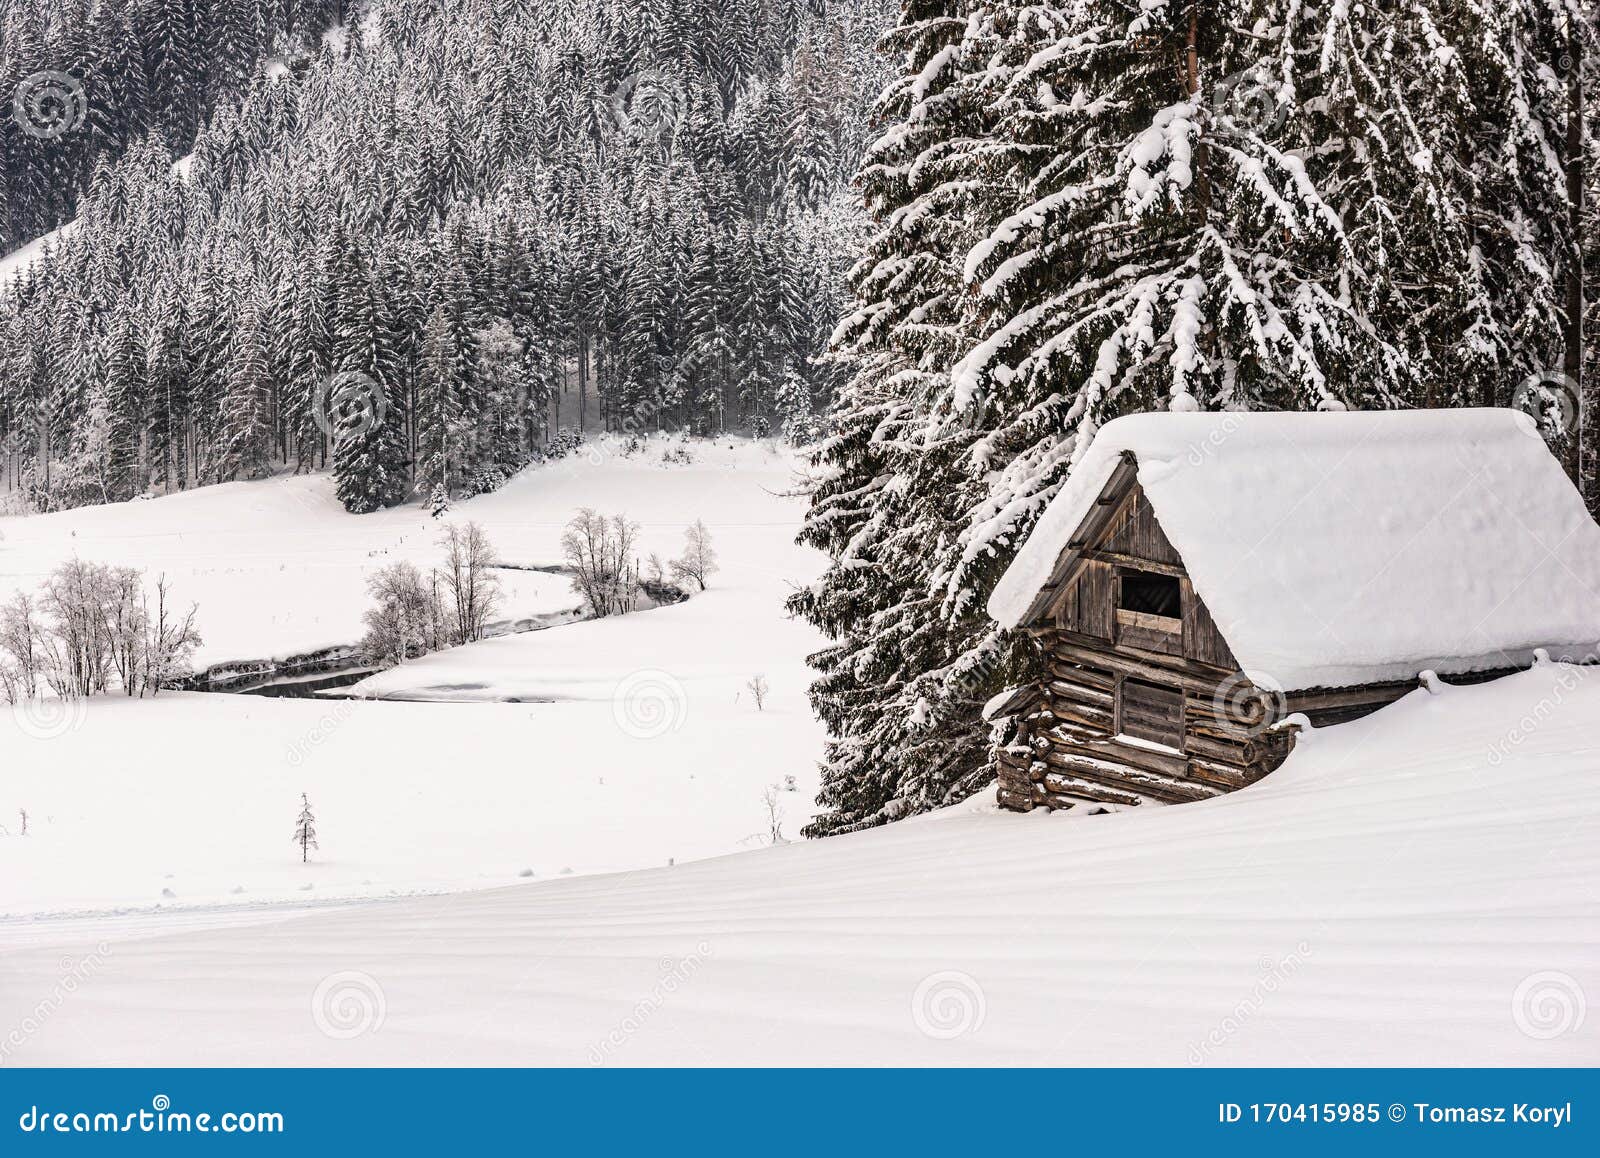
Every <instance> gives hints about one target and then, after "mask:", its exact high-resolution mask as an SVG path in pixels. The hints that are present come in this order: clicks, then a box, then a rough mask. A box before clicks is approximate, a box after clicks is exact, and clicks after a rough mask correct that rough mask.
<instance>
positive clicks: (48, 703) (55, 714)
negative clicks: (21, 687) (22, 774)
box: [11, 696, 89, 740]
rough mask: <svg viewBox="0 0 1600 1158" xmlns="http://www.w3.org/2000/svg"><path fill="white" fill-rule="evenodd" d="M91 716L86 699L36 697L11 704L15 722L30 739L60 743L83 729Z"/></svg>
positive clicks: (12, 718)
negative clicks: (85, 721) (84, 723)
mask: <svg viewBox="0 0 1600 1158" xmlns="http://www.w3.org/2000/svg"><path fill="white" fill-rule="evenodd" d="M88 715H89V703H88V700H87V699H85V698H84V697H83V696H34V697H32V698H30V699H23V700H18V701H17V702H16V703H14V704H12V705H11V722H12V723H14V724H15V725H16V726H17V731H19V732H21V733H22V734H23V735H24V736H27V737H28V738H29V739H30V740H59V739H60V738H61V737H62V736H65V735H67V734H69V733H71V732H76V731H77V730H78V729H79V728H81V727H83V721H84V720H85V719H87V718H88Z"/></svg>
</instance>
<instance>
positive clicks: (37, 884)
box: [0, 440, 821, 929]
mask: <svg viewBox="0 0 1600 1158" xmlns="http://www.w3.org/2000/svg"><path fill="white" fill-rule="evenodd" d="M672 445H675V444H666V443H653V444H651V445H650V446H649V447H648V448H647V449H645V450H644V451H641V452H638V453H635V454H632V455H629V454H627V453H625V450H624V446H623V444H622V443H620V442H617V441H613V440H600V441H598V442H597V443H595V444H593V445H592V446H591V447H589V448H587V449H585V450H584V451H581V452H580V453H579V454H577V455H575V456H573V457H571V458H568V459H563V460H558V461H556V462H553V463H550V464H546V465H544V466H542V467H537V468H534V469H531V470H529V471H528V472H526V473H525V474H524V475H522V476H521V477H519V478H518V479H516V480H514V481H513V482H512V483H510V484H509V485H508V486H506V487H505V488H503V489H502V490H500V491H498V492H496V493H494V494H492V495H488V496H485V497H482V498H479V499H475V500H471V501H468V502H461V503H458V504H456V506H455V508H454V510H452V511H451V512H450V514H449V515H447V516H446V517H445V518H446V520H454V521H464V520H467V519H471V520H475V521H477V522H478V523H480V524H481V525H482V526H483V527H484V528H485V529H486V530H487V532H488V534H489V537H490V539H491V541H492V542H493V543H494V545H495V547H496V549H497V551H498V553H499V556H500V559H501V560H502V561H504V562H507V563H516V564H519V565H523V566H528V565H547V564H554V563H558V562H560V558H561V554H560V547H559V538H560V534H561V531H562V528H563V527H564V525H565V524H566V522H567V520H568V519H570V518H571V516H572V514H573V513H574V511H575V510H576V509H577V508H578V507H580V506H593V507H595V508H596V509H598V510H600V511H601V512H604V513H608V514H609V513H617V512H626V513H627V514H628V515H629V516H630V517H631V518H633V519H635V520H637V521H638V522H639V523H640V524H642V530H641V546H642V548H643V550H644V551H645V552H646V553H648V552H652V551H654V552H659V553H660V554H661V555H662V556H663V557H667V558H670V557H672V556H673V555H676V554H677V553H678V552H679V551H680V550H681V548H682V544H683V535H684V530H685V528H686V527H687V526H688V524H690V523H691V522H693V521H694V520H695V519H697V518H701V519H704V520H705V522H706V523H707V525H708V526H709V527H710V529H711V533H712V536H713V542H714V545H715V548H716V550H717V551H718V554H719V557H720V565H721V570H720V571H718V572H717V573H716V574H715V575H714V576H713V577H712V582H711V586H710V589H709V590H708V591H706V592H704V593H699V594H697V595H695V596H694V597H693V598H691V599H690V600H688V601H687V602H685V603H682V604H678V605H676V606H671V607H664V608H657V609H653V610H649V611H641V612H638V613H636V614H634V615H630V616H625V617H621V618H616V619H610V620H598V621H592V622H580V623H574V624H568V625H565V626H560V627H555V628H551V629H548V630H544V631H538V632H532V633H529V634H525V635H519V636H512V637H507V638H501V639H495V640H490V641H487V642H484V643H480V644H476V645H472V646H469V647H467V648H462V649H458V650H456V651H453V652H449V653H443V654H437V655H434V656H431V657H428V658H426V659H424V660H420V661H415V663H414V664H407V665H405V666H404V667H402V668H401V669H398V670H396V671H392V672H390V673H388V674H387V675H386V676H385V677H383V678H384V681H386V684H387V685H388V686H390V687H398V686H399V685H401V684H404V683H406V682H408V681H409V682H418V683H423V684H427V685H428V691H427V693H426V694H427V697H428V698H437V699H441V700H470V699H475V698H476V699H489V700H509V699H522V700H538V701H554V702H523V703H510V702H486V703H389V702H366V701H354V700H347V699H336V700H328V701H326V702H324V701H318V700H309V699H268V698H263V697H257V696H243V695H227V694H205V693H187V694H171V693H164V694H162V695H161V696H159V697H158V698H156V699H155V700H143V701H129V700H126V699H122V698H119V697H116V696H109V697H101V698H97V699H94V700H92V701H90V702H89V703H88V704H87V705H85V706H83V707H82V708H81V710H66V711H57V710H56V709H57V708H58V707H59V705H58V704H52V703H51V702H48V701H47V702H46V703H45V704H44V705H43V706H41V705H38V704H35V705H32V706H28V707H19V708H17V709H16V710H14V711H13V710H11V709H4V710H0V768H3V773H0V831H3V833H4V835H0V914H5V915H10V916H11V917H13V918H15V917H17V916H19V915H30V914H31V915H37V914H40V913H59V912H63V911H84V910H122V909H141V908H150V907H156V906H160V907H162V908H165V909H171V908H187V907H192V906H197V905H203V906H217V905H225V906H258V905H261V904H263V903H266V902H281V901H286V900H288V901H296V902H305V901H316V900H320V899H324V898H331V897H350V896H357V895H361V896H387V895H391V894H394V893H405V892H415V891H436V890H451V889H463V888H481V887H486V886H492V885H499V884H505V883H508V882H512V881H517V880H521V879H526V878H527V876H528V875H529V874H532V876H533V877H534V878H535V879H538V878H544V877H550V876H556V875H561V874H563V873H566V872H572V873H592V872H603V871H612V870H617V869H624V868H637V867H642V866H648V865H665V864H667V863H668V862H669V861H671V860H678V861H683V860H687V859H690V858H694V857H704V856H710V855H715V854H719V853H725V852H731V851H735V850H737V849H740V848H744V847H750V846H751V845H752V844H753V843H754V841H755V838H756V837H757V835H758V834H765V833H766V832H767V831H768V827H769V824H768V809H767V807H766V805H765V804H764V802H763V800H762V795H763V792H764V791H765V790H766V788H767V787H768V786H769V785H771V784H774V783H776V784H779V785H780V786H781V785H785V784H787V777H790V776H792V777H794V787H793V789H792V790H790V789H787V788H783V789H782V790H781V800H780V803H781V806H782V808H783V812H784V816H783V825H784V828H785V831H786V832H789V833H792V832H795V831H796V830H798V828H799V827H800V825H801V824H803V823H804V822H805V820H806V819H808V818H809V816H810V815H811V812H812V808H813V805H812V800H813V797H814V796H815V793H816V788H817V781H816V771H815V762H816V758H817V756H818V754H819V753H820V750H821V732H820V728H819V726H818V725H817V724H816V722H815V721H814V720H813V719H812V716H811V713H810V711H809V708H808V706H807V703H806V700H805V694H804V690H805V685H806V682H807V675H806V669H805V666H804V657H805V655H806V653H807V652H808V651H810V650H811V649H813V648H814V647H816V646H818V644H819V641H820V637H819V636H817V635H816V634H815V632H813V631H812V630H811V629H809V628H808V627H806V626H805V625H803V624H800V623H797V622H791V621H790V620H788V619H787V618H785V616H784V614H783V611H782V606H781V605H782V600H783V597H784V596H785V595H786V594H787V593H788V591H789V590H790V585H791V584H797V583H802V582H805V581H807V580H808V579H809V578H810V577H811V576H812V575H813V574H815V572H816V570H817V568H818V566H819V558H818V557H817V556H815V555H814V554H813V553H811V552H810V551H808V550H805V549H802V548H798V547H796V546H795V545H794V543H793V535H794V527H795V525H796V522H797V520H798V517H799V503H798V501H797V500H795V499H793V498H790V497H786V495H785V492H787V491H789V490H790V489H792V487H793V484H794V469H795V464H794V460H793V458H792V456H791V455H789V454H788V453H786V452H783V451H779V450H775V449H773V448H772V447H771V446H770V445H769V444H764V443H752V442H748V441H744V440H738V441H727V442H723V443H697V444H695V446H694V448H693V451H692V454H693V456H694V461H693V462H691V463H687V464H685V463H664V462H663V454H664V452H665V450H666V449H670V448H671V446H672ZM440 522H441V521H440V520H434V519H430V518H429V517H428V516H427V515H426V514H425V513H423V512H422V510H421V509H420V508H419V507H416V506H408V507H402V508H397V509H394V510H390V511H386V512H382V513H379V514H374V515H369V516H361V517H355V516H351V515H348V514H345V513H344V512H343V511H342V510H341V509H340V508H339V506H338V504H337V502H336V501H335V500H334V498H333V495H332V490H331V481H330V480H329V479H328V478H327V477H326V476H309V477H307V476H302V477H297V478H280V479H275V480H271V481H267V482H260V483H235V484H229V485H226V486H218V487H209V488H205V489H202V490H198V491H193V492H189V493H187V494H181V495H176V496H172V497H168V498H160V499H153V500H149V501H142V502H134V503H125V504H119V505H114V506H108V507H95V508H87V509H82V510H75V511H70V512H66V513H62V514H58V515H50V516H43V517H35V518H28V519H20V518H12V519H4V520H0V533H3V534H4V535H5V540H4V542H0V571H3V574H4V579H3V580H0V585H10V586H32V585H33V584H35V583H37V581H38V579H39V578H41V577H42V576H43V575H44V574H46V573H47V572H48V571H49V569H50V568H51V567H53V566H54V565H55V564H56V563H57V562H59V561H60V560H61V559H63V558H66V557H69V556H70V555H72V554H74V553H75V554H78V555H79V556H81V557H82V558H84V559H88V560H93V561H97V562H107V563H117V564H127V565H133V566H137V567H141V568H144V569H145V570H146V571H147V573H149V574H151V575H154V574H156V573H162V572H164V573H166V574H167V575H168V576H169V577H170V578H171V579H172V580H173V582H174V585H175V588H176V592H177V595H178V597H179V598H180V599H181V600H189V599H193V600H194V601H196V602H197V603H198V604H199V609H200V610H199V619H198V622H199V627H200V630H201V633H202V635H203V636H204V638H205V647H204V648H203V650H202V655H201V657H200V659H201V662H203V663H218V662H224V661H231V660H249V659H256V658H261V657H267V656H283V655H288V654H292V653H295V652H299V651H304V650H306V649H308V648H314V647H323V646H327V645H330V644H339V643H352V642H354V641H355V640H357V639H359V637H360V635H361V613H362V611H363V610H364V609H365V608H366V606H367V605H368V597H367V594H366V590H365V580H366V577H367V576H368V575H370V574H371V573H372V572H373V571H374V570H376V569H377V568H378V567H380V566H382V565H384V564H385V563H389V562H392V561H394V560H396V559H399V558H405V559H410V560H412V561H414V562H416V563H418V564H419V565H427V564H431V563H433V562H435V561H437V559H438V557H439V551H438V548H437V547H436V545H435V541H436V540H437V538H438V536H439V533H440ZM498 574H499V575H501V576H502V578H503V581H504V583H505V593H504V599H503V604H504V606H503V608H502V612H501V613H500V615H498V616H497V618H511V617H518V616H525V615H529V614H534V613H538V612H545V611H552V610H562V609H569V608H572V607H574V606H575V605H576V604H577V603H578V602H579V601H578V599H577V597H576V596H575V595H574V594H573V593H572V591H571V589H570V586H569V584H568V581H567V579H566V578H565V577H563V576H560V575H551V574H543V573H539V572H532V571H522V570H504V571H500V572H498ZM413 666H415V668H416V670H415V672H413V671H412V670H411V669H412V668H413ZM757 674H760V675H763V676H764V677H765V679H766V682H767V683H768V685H769V686H770V688H771V693H770V697H769V699H768V702H767V703H766V705H765V708H764V710H759V711H758V710H757V708H756V706H755V705H754V703H753V702H752V701H751V699H750V696H749V693H748V691H747V690H746V689H745V684H746V682H747V681H748V680H749V679H750V678H752V677H753V676H755V675H757ZM301 792H306V793H308V794H309V796H310V798H311V801H312V803H313V805H314V807H315V809H316V813H317V817H318V821H319V828H320V836H321V844H322V848H321V850H320V852H319V853H317V854H315V855H314V856H313V858H312V863H311V864H310V865H308V866H302V865H300V864H299V863H298V858H297V856H296V855H295V850H294V849H293V848H292V847H291V846H290V841H289V838H290V834H291V831H292V828H293V821H294V815H295V812H296V811H297V806H298V803H299V797H300V793H301ZM23 810H26V811H27V813H28V834H27V836H26V837H22V836H21V835H20V828H21V812H22V811H23ZM9 928H11V929H14V928H15V925H14V924H13V925H11V926H9Z"/></svg>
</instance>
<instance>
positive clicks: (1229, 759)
mask: <svg viewBox="0 0 1600 1158" xmlns="http://www.w3.org/2000/svg"><path fill="white" fill-rule="evenodd" d="M1119 481H1120V484H1121V485H1120V487H1119V486H1117V485H1115V484H1117V483H1118V482H1119ZM1097 507H1098V508H1100V509H1099V510H1098V511H1097V512H1096V513H1095V515H1093V516H1091V520H1090V521H1091V522H1092V524H1093V526H1092V529H1090V530H1089V532H1088V533H1087V534H1085V538H1084V541H1083V542H1082V543H1081V544H1078V545H1077V546H1076V547H1075V555H1074V557H1073V558H1072V560H1071V561H1070V564H1069V569H1068V570H1066V571H1064V572H1063V573H1062V574H1061V575H1059V576H1057V577H1055V578H1054V580H1053V583H1054V584H1055V585H1056V587H1057V593H1056V594H1055V596H1054V598H1053V601H1052V602H1051V604H1050V605H1049V608H1048V611H1047V613H1046V614H1045V615H1044V616H1042V617H1041V619H1042V622H1040V623H1038V624H1036V625H1035V626H1034V627H1033V628H1032V629H1031V634H1032V635H1033V637H1034V639H1035V641H1036V643H1037V644H1038V645H1039V646H1040V648H1041V649H1042V652H1043V655H1042V662H1043V666H1044V669H1045V679H1044V681H1043V687H1042V688H1040V689H1039V691H1040V695H1039V696H1038V697H1037V698H1036V699H1035V700H1034V701H1032V702H1031V703H1030V705H1029V707H1028V709H1027V710H1026V711H1025V712H1022V713H1020V719H1019V720H1018V723H1017V726H1016V729H1015V733H1016V734H1015V736H1014V737H1013V739H1012V740H1011V742H1010V743H1008V744H1007V745H1005V746H1004V748H1002V750H1001V751H1000V753H999V761H998V763H999V769H1000V777H999V778H1000V802H1001V803H1002V804H1003V805H1005V806H1006V807H1008V808H1013V809H1017V810H1020V811H1028V810H1030V809H1032V808H1035V807H1039V806H1044V807H1048V808H1067V807H1073V806H1076V805H1079V804H1084V803H1101V804H1117V805H1137V804H1143V803H1146V802H1155V803H1179V802H1183V801H1190V800H1203V799H1206V798H1208V797H1211V796H1217V795H1220V794H1222V793H1224V792H1228V791H1231V790H1232V789H1235V788H1242V787H1244V786H1245V785H1246V784H1251V783H1254V782H1255V781H1256V780H1259V779H1260V778H1261V777H1262V776H1265V775H1266V774H1267V773H1268V772H1270V771H1271V770H1272V769H1273V768H1276V767H1277V766H1278V764H1280V763H1282V761H1283V759H1284V758H1285V757H1286V756H1287V755H1288V750H1289V747H1290V745H1291V744H1292V743H1293V740H1292V737H1291V736H1289V735H1287V734H1286V733H1282V732H1268V731H1266V730H1265V727H1266V725H1268V724H1271V723H1272V722H1274V720H1273V718H1272V715H1271V711H1272V709H1271V707H1270V706H1269V705H1265V704H1263V705H1262V706H1261V708H1260V711H1259V714H1258V715H1257V716H1251V715H1250V714H1249V709H1248V707H1246V708H1245V709H1244V711H1243V714H1242V715H1241V708H1240V697H1239V696H1238V695H1237V694H1236V693H1237V691H1238V688H1239V684H1240V677H1239V674H1238V665H1237V663H1236V662H1235V660H1234V658H1233V655H1232V652H1231V651H1230V650H1229V648H1228V645H1227V641H1226V640H1224V639H1223V637H1222V634H1221V632H1220V631H1218V630H1217V626H1216V624H1215V622H1214V621H1213V620H1212V618H1211V614H1210V612H1209V611H1208V610H1207V609H1206V607H1205V605H1204V603H1202V602H1201V601H1200V599H1199V597H1198V596H1197V595H1196V594H1195V592H1194V589H1193V587H1192V586H1191V584H1190V583H1189V578H1188V575H1187V573H1186V572H1185V571H1184V568H1183V560H1182V558H1181V556H1179V554H1178V552H1177V550H1176V549H1175V548H1174V547H1173V545H1172V543H1171V542H1170V540H1168V538H1167V536H1166V534H1165V533H1164V532H1163V531H1162V529H1161V526H1160V524H1159V523H1158V522H1157V520H1156V517H1155V512H1154V511H1153V510H1152V509H1151V507H1150V504H1149V502H1148V500H1146V499H1145V497H1144V494H1143V492H1142V491H1141V490H1140V488H1139V486H1138V484H1137V482H1135V481H1133V479H1132V477H1131V472H1130V474H1128V475H1125V476H1122V478H1121V479H1120V480H1113V485H1108V488H1107V493H1106V494H1105V495H1102V497H1101V499H1100V501H1099V503H1098V504H1097ZM1129 583H1132V584H1137V585H1139V587H1138V593H1139V594H1140V595H1141V596H1142V597H1143V598H1145V599H1146V600H1150V599H1154V602H1151V603H1147V605H1146V609H1145V610H1135V609H1131V607H1130V606H1122V604H1132V603H1133V602H1135V601H1134V600H1131V599H1126V598H1124V597H1123V596H1124V587H1125V585H1126V584H1129ZM1164 585H1170V586H1169V589H1168V590H1166V591H1163V586H1164ZM1245 699H1246V701H1247V704H1248V702H1249V697H1245ZM1229 716H1232V717H1234V718H1227V717H1229Z"/></svg>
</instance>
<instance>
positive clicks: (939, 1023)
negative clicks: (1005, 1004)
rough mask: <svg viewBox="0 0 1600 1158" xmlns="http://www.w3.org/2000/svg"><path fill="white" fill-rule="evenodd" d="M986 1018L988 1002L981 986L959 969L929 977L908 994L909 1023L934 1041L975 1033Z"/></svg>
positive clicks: (943, 971)
mask: <svg viewBox="0 0 1600 1158" xmlns="http://www.w3.org/2000/svg"><path fill="white" fill-rule="evenodd" d="M988 1015H989V1000H988V998H987V997H986V996H985V994H984V992H983V986H982V985H980V984H978V979H977V978H976V977H974V976H972V974H970V973H963V972H961V970H959V969H942V970H940V971H939V972H937V973H930V974H928V975H927V976H926V977H924V978H923V979H922V980H921V981H919V982H918V983H917V987H916V989H915V990H913V991H912V994H911V1020H912V1022H913V1023H915V1025H916V1027H917V1028H918V1029H919V1030H921V1031H922V1032H923V1033H924V1034H925V1035H926V1036H928V1037H931V1038H933V1039H935V1040H936V1041H952V1040H954V1039H955V1038H958V1037H965V1036H966V1035H967V1034H969V1033H977V1032H978V1031H979V1030H980V1029H982V1028H983V1022H984V1019H985V1018H986V1017H988Z"/></svg>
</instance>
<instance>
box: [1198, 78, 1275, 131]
mask: <svg viewBox="0 0 1600 1158" xmlns="http://www.w3.org/2000/svg"><path fill="white" fill-rule="evenodd" d="M1281 91H1282V90H1281V89H1280V88H1279V87H1278V86H1276V85H1274V84H1273V83H1272V81H1271V79H1270V77H1268V75H1267V72H1266V67H1265V66H1264V65H1252V66H1251V67H1249V68H1242V69H1240V70H1239V71H1238V72H1235V73H1232V74H1231V75H1229V76H1225V77H1223V78H1222V79H1221V80H1220V81H1218V82H1217V84H1216V86H1215V87H1214V88H1213V90H1212V93H1211V117H1212V121H1213V122H1214V123H1215V124H1217V125H1218V126H1220V127H1223V128H1227V129H1233V130H1243V131H1244V132H1247V133H1254V134H1257V135H1259V136H1271V135H1272V134H1273V133H1276V132H1277V131H1278V130H1279V129H1281V128H1282V127H1283V123H1284V122H1285V121H1286V120H1288V119H1289V106H1288V104H1287V103H1286V102H1285V101H1284V100H1283V99H1282V95H1281Z"/></svg>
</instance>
